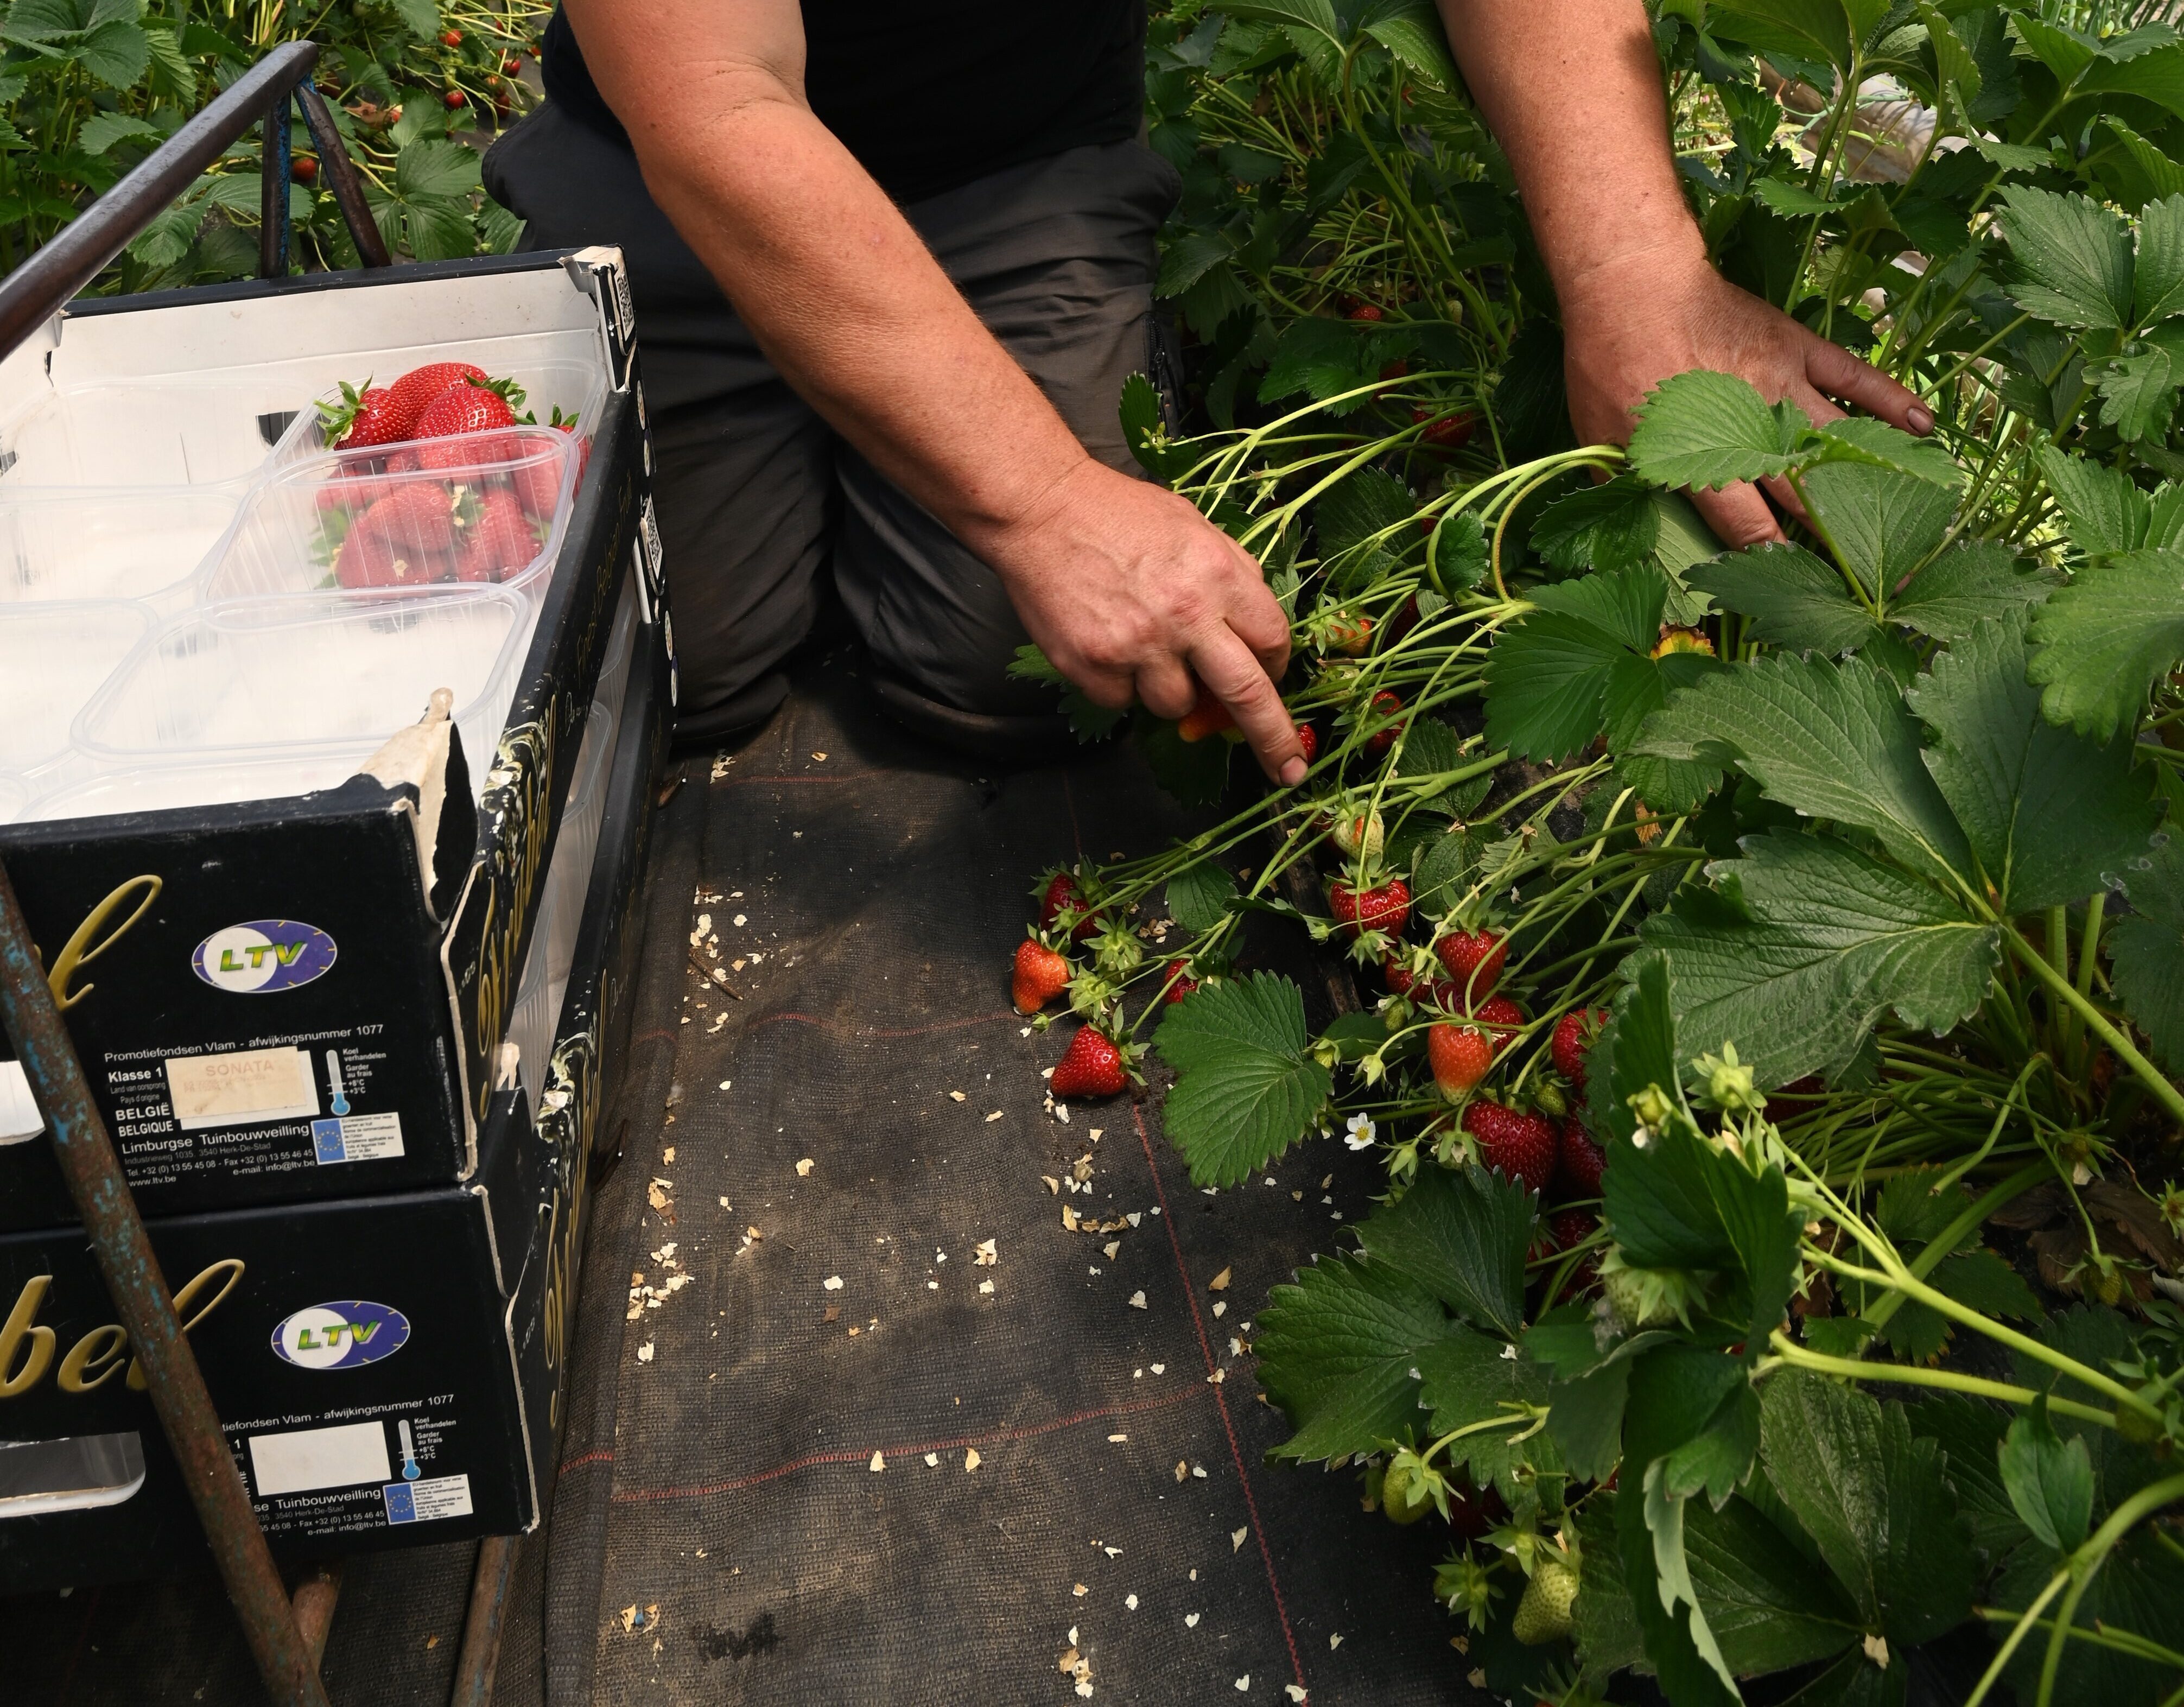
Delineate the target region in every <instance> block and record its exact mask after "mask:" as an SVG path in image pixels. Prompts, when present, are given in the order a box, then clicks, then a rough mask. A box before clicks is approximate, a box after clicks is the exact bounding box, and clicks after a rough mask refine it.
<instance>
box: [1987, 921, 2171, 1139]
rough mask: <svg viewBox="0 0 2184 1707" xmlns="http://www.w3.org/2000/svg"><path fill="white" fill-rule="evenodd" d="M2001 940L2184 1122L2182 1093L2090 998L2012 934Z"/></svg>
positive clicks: (2027, 969) (2009, 933) (2027, 968)
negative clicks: (2110, 1022) (2079, 991)
mask: <svg viewBox="0 0 2184 1707" xmlns="http://www.w3.org/2000/svg"><path fill="white" fill-rule="evenodd" d="M2003 940H2004V941H2005V942H2007V943H2009V945H2010V946H2011V947H2012V948H2014V950H2016V951H2017V957H2018V958H2019V959H2020V961H2022V962H2023V963H2024V965H2025V970H2026V971H2028V972H2030V973H2031V974H2032V975H2033V976H2034V977H2035V978H2036V979H2039V980H2040V982H2041V983H2042V984H2043V985H2046V986H2047V987H2048V993H2049V994H2050V995H2052V996H2055V997H2056V998H2057V999H2058V1000H2059V1001H2062V1002H2063V1003H2064V1005H2065V1006H2066V1007H2070V1008H2071V1009H2073V1010H2074V1011H2075V1012H2076V1013H2077V1015H2078V1017H2079V1018H2081V1019H2082V1020H2084V1021H2085V1023H2086V1025H2087V1029H2090V1030H2091V1031H2092V1034H2093V1035H2095V1036H2096V1037H2098V1038H2099V1039H2100V1040H2101V1041H2102V1042H2103V1043H2105V1044H2107V1045H2108V1046H2109V1048H2111V1049H2113V1050H2114V1051H2115V1052H2116V1056H2117V1058H2118V1059H2119V1060H2120V1061H2122V1062H2123V1063H2125V1064H2126V1066H2128V1067H2129V1068H2131V1071H2132V1072H2133V1073H2136V1074H2137V1075H2138V1076H2139V1078H2140V1079H2141V1080H2142V1082H2143V1083H2144V1084H2145V1085H2146V1088H2147V1089H2148V1090H2149V1091H2152V1092H2153V1094H2154V1096H2155V1097H2156V1098H2157V1099H2158V1100H2159V1102H2160V1103H2161V1106H2162V1107H2165V1108H2166V1109H2167V1110H2168V1111H2169V1113H2170V1116H2171V1118H2174V1119H2176V1120H2178V1121H2184V1092H2180V1091H2178V1090H2177V1088H2176V1086H2175V1085H2172V1084H2170V1082H2169V1079H2168V1076H2167V1075H2166V1074H2164V1073H2163V1072H2162V1071H2161V1069H2160V1068H2158V1067H2156V1066H2155V1065H2154V1064H2153V1063H2152V1062H2151V1061H2148V1059H2147V1058H2146V1057H2144V1056H2143V1055H2142V1054H2140V1053H2139V1052H2138V1050H2137V1047H2136V1046H2134V1045H2133V1044H2132V1042H2131V1040H2130V1039H2129V1038H2128V1037H2126V1036H2125V1035H2123V1033H2121V1032H2120V1031H2119V1030H2117V1029H2116V1028H2115V1027H2114V1025H2112V1024H2109V1018H2108V1016H2107V1015H2106V1014H2104V1013H2103V1012H2101V1011H2100V1009H2098V1007H2094V1006H2093V1004H2092V1001H2091V999H2090V998H2088V997H2087V996H2081V995H2080V994H2079V993H2078V992H2077V990H2075V988H2073V987H2072V985H2070V981H2069V980H2068V979H2065V978H2064V977H2063V976H2062V975H2061V974H2060V973H2058V972H2057V971H2056V970H2055V968H2053V967H2052V966H2050V965H2049V964H2048V962H2046V961H2045V960H2043V959H2042V958H2041V957H2040V956H2038V955H2036V954H2035V953H2033V952H2032V951H2031V949H2029V948H2027V947H2026V946H2025V943H2024V940H2023V939H2022V938H2020V936H2018V934H2016V933H2015V932H2014V931H2005V932H2003Z"/></svg>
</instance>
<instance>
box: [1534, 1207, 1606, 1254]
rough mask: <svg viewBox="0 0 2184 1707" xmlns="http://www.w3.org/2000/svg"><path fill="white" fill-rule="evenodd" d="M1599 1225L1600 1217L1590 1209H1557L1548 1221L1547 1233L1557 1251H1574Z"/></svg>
mask: <svg viewBox="0 0 2184 1707" xmlns="http://www.w3.org/2000/svg"><path fill="white" fill-rule="evenodd" d="M1599 1224H1600V1217H1599V1216H1597V1215H1596V1214H1594V1213H1592V1211H1591V1210H1590V1209H1557V1210H1556V1211H1555V1213H1553V1214H1552V1216H1550V1217H1549V1218H1548V1219H1547V1232H1548V1235H1549V1236H1550V1237H1552V1239H1553V1240H1554V1241H1555V1248H1556V1249H1557V1251H1574V1250H1575V1249H1576V1248H1577V1247H1579V1246H1580V1245H1582V1244H1583V1243H1584V1242H1585V1241H1586V1240H1587V1239H1590V1238H1591V1236H1592V1230H1593V1229H1594V1228H1596V1227H1597V1226H1598V1225H1599Z"/></svg>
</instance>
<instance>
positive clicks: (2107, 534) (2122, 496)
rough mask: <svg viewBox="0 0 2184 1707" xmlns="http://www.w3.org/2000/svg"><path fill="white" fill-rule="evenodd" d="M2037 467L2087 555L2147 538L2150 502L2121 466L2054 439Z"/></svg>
mask: <svg viewBox="0 0 2184 1707" xmlns="http://www.w3.org/2000/svg"><path fill="white" fill-rule="evenodd" d="M2040 472H2041V473H2042V476H2044V477H2046V479H2047V482H2048V489H2049V490H2050V491H2052V492H2053V494H2055V501H2056V502H2057V503H2058V504H2059V505H2062V507H2063V520H2064V525H2065V526H2066V527H2067V528H2068V529H2069V532H2070V543H2071V544H2073V545H2075V546H2076V547H2077V548H2078V549H2079V550H2080V551H2081V553H2083V554H2084V555H2087V556H2088V557H2101V556H2106V555H2109V553H2111V552H2117V551H2136V550H2137V549H2140V548H2141V547H2142V546H2144V545H2146V544H2149V543H2159V542H2149V541H2148V538H2147V530H2148V527H2149V526H2150V525H2151V523H2152V521H2153V505H2151V504H2149V503H2148V500H2147V496H2146V494H2144V493H2143V492H2141V491H2140V490H2139V489H2138V488H2137V487H2136V486H2135V485H2133V484H2132V483H2131V477H2130V476H2129V475H2128V474H2126V473H2125V472H2124V471H2122V470H2121V469H2120V468H2111V467H2109V466H2108V465H2107V464H2106V463H2104V462H2091V461H2088V460H2087V459H2086V458H2084V457H2082V456H2071V455H2066V454H2065V453H2064V452H2063V451H2061V450H2059V449H2056V448H2055V447H2054V446H2053V445H2052V444H2046V445H2042V447H2041V448H2040Z"/></svg>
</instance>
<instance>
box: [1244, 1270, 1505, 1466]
mask: <svg viewBox="0 0 2184 1707" xmlns="http://www.w3.org/2000/svg"><path fill="white" fill-rule="evenodd" d="M1469 1331H1470V1330H1468V1329H1467V1328H1465V1327H1463V1325H1461V1324H1459V1323H1456V1322H1451V1320H1450V1319H1448V1317H1447V1315H1446V1314H1444V1313H1443V1311H1442V1309H1441V1307H1440V1305H1439V1304H1437V1303H1435V1302H1434V1298H1433V1295H1432V1294H1431V1293H1430V1292H1428V1291H1425V1289H1424V1288H1423V1287H1422V1286H1418V1285H1417V1284H1416V1283H1415V1282H1413V1281H1412V1280H1407V1279H1405V1278H1404V1277H1403V1276H1402V1275H1399V1274H1396V1272H1395V1271H1394V1270H1392V1269H1384V1268H1382V1267H1380V1266H1379V1264H1373V1263H1366V1262H1361V1261H1359V1260H1358V1259H1357V1258H1354V1257H1347V1256H1341V1255H1335V1256H1329V1257H1323V1258H1320V1260H1319V1261H1318V1262H1317V1263H1315V1264H1312V1266H1311V1267H1310V1268H1307V1269H1301V1270H1299V1271H1298V1274H1297V1278H1296V1284H1295V1286H1276V1287H1275V1288H1274V1289H1273V1291H1272V1293H1271V1294H1269V1296H1268V1301H1267V1305H1266V1308H1264V1309H1262V1310H1261V1311H1260V1312H1259V1330H1258V1333H1257V1335H1256V1336H1255V1337H1254V1340H1253V1342H1252V1348H1253V1350H1254V1351H1255V1352H1256V1353H1257V1354H1258V1359H1259V1383H1260V1385H1261V1386H1263V1387H1265V1388H1266V1390H1267V1396H1268V1397H1269V1398H1271V1399H1273V1402H1274V1403H1276V1404H1278V1405H1279V1406H1280V1407H1281V1408H1282V1409H1283V1410H1284V1412H1285V1413H1287V1414H1288V1416H1289V1420H1290V1424H1291V1425H1292V1426H1293V1427H1294V1428H1295V1430H1296V1432H1295V1434H1293V1435H1291V1436H1290V1438H1289V1439H1288V1440H1286V1441H1284V1442H1282V1444H1281V1445H1279V1446H1278V1447H1276V1448H1273V1451H1272V1452H1271V1453H1268V1456H1269V1457H1272V1458H1287V1459H1307V1460H1310V1459H1329V1458H1340V1457H1343V1456H1345V1455H1346V1454H1349V1453H1368V1452H1373V1451H1374V1450H1376V1449H1378V1448H1379V1447H1380V1445H1381V1444H1382V1443H1383V1442H1387V1441H1400V1440H1406V1439H1409V1438H1412V1437H1414V1436H1416V1434H1417V1432H1418V1431H1419V1430H1420V1429H1422V1428H1424V1426H1425V1425H1426V1422H1427V1416H1426V1413H1425V1411H1424V1409H1422V1408H1421V1406H1420V1402H1419V1386H1420V1383H1421V1382H1422V1381H1424V1371H1423V1369H1422V1368H1421V1365H1420V1362H1419V1359H1420V1358H1422V1357H1424V1355H1425V1354H1426V1353H1428V1352H1429V1350H1430V1348H1432V1347H1435V1346H1436V1345H1438V1344H1440V1342H1442V1341H1444V1340H1446V1339H1448V1338H1450V1337H1451V1336H1454V1335H1457V1334H1464V1333H1468V1332H1469Z"/></svg>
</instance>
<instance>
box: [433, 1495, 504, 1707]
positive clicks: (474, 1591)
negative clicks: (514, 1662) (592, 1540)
mask: <svg viewBox="0 0 2184 1707" xmlns="http://www.w3.org/2000/svg"><path fill="white" fill-rule="evenodd" d="M520 1541H521V1537H520V1536H514V1535H488V1536H487V1537H486V1538H485V1539H484V1540H483V1541H481V1542H479V1543H478V1554H477V1565H476V1569H475V1570H473V1571H472V1572H471V1606H470V1613H469V1615H468V1616H466V1617H465V1619H464V1620H463V1651H462V1653H461V1654H460V1656H459V1657H458V1658H457V1660H456V1661H455V1681H454V1685H453V1687H450V1688H449V1690H448V1707H487V1703H488V1702H490V1701H491V1700H492V1699H493V1673H494V1672H495V1671H497V1670H498V1669H499V1665H500V1636H501V1631H502V1630H503V1628H504V1626H506V1624H507V1622H508V1587H509V1583H510V1579H511V1578H512V1577H513V1576H514V1575H515V1549H516V1546H517V1543H518V1542H520Z"/></svg>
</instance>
